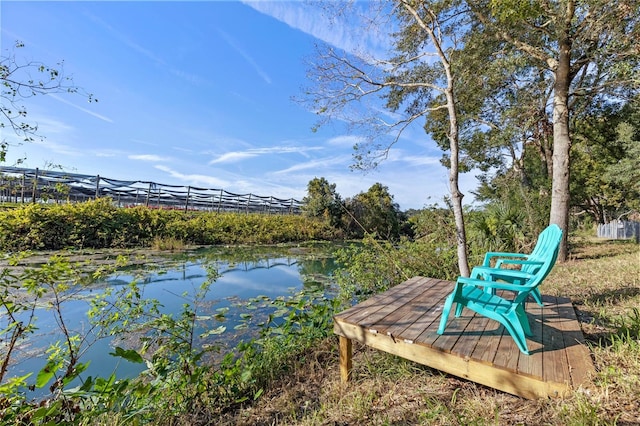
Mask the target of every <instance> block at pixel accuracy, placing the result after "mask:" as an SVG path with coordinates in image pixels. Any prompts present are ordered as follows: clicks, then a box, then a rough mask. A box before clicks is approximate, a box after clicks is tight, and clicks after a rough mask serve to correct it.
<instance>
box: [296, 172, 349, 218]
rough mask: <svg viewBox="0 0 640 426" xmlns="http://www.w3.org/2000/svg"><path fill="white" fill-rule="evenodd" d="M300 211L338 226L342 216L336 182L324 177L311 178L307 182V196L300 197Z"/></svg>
mask: <svg viewBox="0 0 640 426" xmlns="http://www.w3.org/2000/svg"><path fill="white" fill-rule="evenodd" d="M302 211H303V213H304V214H305V215H307V216H309V217H319V218H323V219H324V220H326V221H327V223H329V224H331V226H339V225H340V224H341V217H342V200H341V199H340V194H338V192H337V191H336V184H335V183H329V181H328V180H327V179H325V178H323V177H322V178H313V179H311V180H310V181H309V183H308V184H307V196H306V197H304V198H303V199H302Z"/></svg>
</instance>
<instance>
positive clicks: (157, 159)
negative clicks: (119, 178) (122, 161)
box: [128, 154, 171, 162]
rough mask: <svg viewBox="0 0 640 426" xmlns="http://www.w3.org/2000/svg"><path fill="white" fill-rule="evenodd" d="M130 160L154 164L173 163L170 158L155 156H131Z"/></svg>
mask: <svg viewBox="0 0 640 426" xmlns="http://www.w3.org/2000/svg"><path fill="white" fill-rule="evenodd" d="M128 158H129V160H139V161H153V162H163V161H171V158H170V157H161V156H159V155H155V154H139V155H129V156H128Z"/></svg>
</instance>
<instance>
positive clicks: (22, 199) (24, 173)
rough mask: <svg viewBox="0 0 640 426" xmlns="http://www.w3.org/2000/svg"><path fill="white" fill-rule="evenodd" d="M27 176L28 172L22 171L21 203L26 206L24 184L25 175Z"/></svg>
mask: <svg viewBox="0 0 640 426" xmlns="http://www.w3.org/2000/svg"><path fill="white" fill-rule="evenodd" d="M26 174H27V172H26V171H25V170H23V171H22V191H21V196H20V200H21V201H20V202H21V203H22V204H24V184H25V175H26Z"/></svg>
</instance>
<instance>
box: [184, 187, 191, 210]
mask: <svg viewBox="0 0 640 426" xmlns="http://www.w3.org/2000/svg"><path fill="white" fill-rule="evenodd" d="M189 195H191V186H187V202H186V203H184V211H185V212H186V211H187V210H189Z"/></svg>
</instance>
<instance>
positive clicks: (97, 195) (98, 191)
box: [95, 175, 100, 200]
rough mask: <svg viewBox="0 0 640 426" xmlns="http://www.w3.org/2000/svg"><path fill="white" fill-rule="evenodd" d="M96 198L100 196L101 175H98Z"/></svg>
mask: <svg viewBox="0 0 640 426" xmlns="http://www.w3.org/2000/svg"><path fill="white" fill-rule="evenodd" d="M95 198H96V200H97V199H98V198H100V175H97V176H96V197H95Z"/></svg>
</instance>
